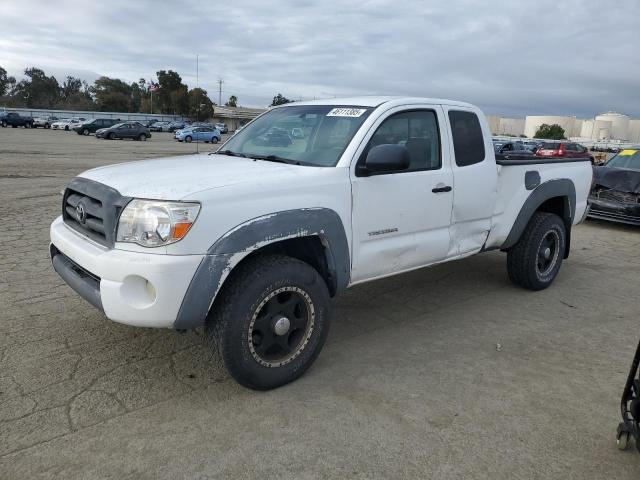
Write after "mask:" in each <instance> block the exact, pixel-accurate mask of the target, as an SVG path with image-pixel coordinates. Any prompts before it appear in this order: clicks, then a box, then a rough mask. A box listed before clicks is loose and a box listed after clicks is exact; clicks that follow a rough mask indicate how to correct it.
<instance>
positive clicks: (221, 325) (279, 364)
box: [205, 255, 331, 390]
mask: <svg viewBox="0 0 640 480" xmlns="http://www.w3.org/2000/svg"><path fill="white" fill-rule="evenodd" d="M291 305H293V307H292V306H291ZM285 311H286V312H289V313H288V314H286V315H285V314H284V312H285ZM288 317H289V318H288ZM330 319H331V304H330V299H329V291H328V289H327V285H326V283H325V282H324V280H323V279H322V277H321V276H320V275H319V274H318V272H317V271H316V270H315V269H314V268H313V267H311V266H310V265H309V264H307V263H304V262H302V261H300V260H297V259H295V258H291V257H287V256H284V255H265V256H257V257H255V258H253V259H249V260H247V261H246V262H244V263H243V264H241V265H240V266H239V267H237V270H236V271H234V272H233V274H232V277H231V278H230V279H229V280H228V281H227V282H226V283H225V285H224V287H223V289H222V291H221V292H220V294H219V298H218V299H216V302H215V306H214V308H213V309H212V311H211V312H210V313H209V316H208V317H207V321H206V324H205V339H206V342H207V344H208V346H209V348H211V349H212V351H213V352H214V353H215V354H216V356H217V357H218V359H220V360H222V363H223V364H224V366H225V367H226V369H227V371H228V372H229V373H230V374H231V376H232V377H233V378H234V379H235V380H236V381H237V382H238V383H239V384H241V385H243V386H245V387H247V388H251V389H254V390H269V389H272V388H276V387H279V386H282V385H285V384H287V383H289V382H292V381H294V380H296V379H297V378H298V377H300V376H301V375H302V374H303V373H304V372H305V371H306V370H307V369H308V368H309V367H310V366H311V364H312V363H313V362H314V360H315V359H316V358H317V356H318V354H319V353H320V350H321V349H322V346H323V345H324V342H325V340H326V338H327V334H328V333H329V323H330ZM283 321H284V322H283ZM260 324H262V327H260ZM278 328H280V329H281V330H282V329H283V328H286V330H283V331H284V332H285V333H278ZM282 345H284V347H283V346H282ZM285 348H286V349H287V350H285ZM289 349H290V351H289Z"/></svg>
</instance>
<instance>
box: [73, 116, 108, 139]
mask: <svg viewBox="0 0 640 480" xmlns="http://www.w3.org/2000/svg"><path fill="white" fill-rule="evenodd" d="M116 123H120V119H119V118H94V119H93V120H89V121H86V122H82V123H79V124H77V125H75V126H74V127H73V130H74V131H75V132H77V133H78V135H89V134H90V133H96V132H97V131H98V130H100V129H102V128H109V127H112V126H114V125H115V124H116Z"/></svg>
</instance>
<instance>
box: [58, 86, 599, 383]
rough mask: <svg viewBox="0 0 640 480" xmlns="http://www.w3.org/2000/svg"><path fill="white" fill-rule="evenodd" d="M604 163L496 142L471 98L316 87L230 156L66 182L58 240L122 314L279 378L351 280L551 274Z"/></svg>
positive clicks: (286, 375) (247, 134)
mask: <svg viewBox="0 0 640 480" xmlns="http://www.w3.org/2000/svg"><path fill="white" fill-rule="evenodd" d="M294 131H296V132H298V131H301V132H303V133H304V134H303V135H296V134H294V133H293V132H294ZM273 132H284V134H286V135H287V136H288V137H289V138H290V141H288V142H281V141H278V139H277V138H276V137H275V136H274V135H271V134H272V133H273ZM591 178H592V169H591V164H590V162H589V159H588V158H568V157H549V158H536V157H531V156H526V157H522V158H520V157H518V156H517V155H513V154H511V155H509V156H508V158H507V157H506V156H502V155H501V154H496V153H495V152H494V148H493V146H492V141H491V132H490V129H489V125H488V123H487V120H486V119H485V117H484V115H483V114H482V112H481V111H480V110H479V109H478V108H477V107H474V106H473V105H470V104H467V103H462V102H457V101H449V100H439V99H428V98H401V97H359V98H351V99H342V100H338V99H329V100H319V101H312V102H300V103H294V104H290V105H283V106H280V107H277V108H273V109H271V110H269V111H267V112H266V113H264V114H262V115H261V116H259V117H258V118H256V119H255V120H253V121H252V122H251V123H250V124H248V125H247V126H246V127H245V128H243V129H242V130H241V131H240V132H238V133H236V134H235V135H234V136H233V137H232V138H230V139H229V140H228V141H227V142H226V143H225V144H224V145H222V147H221V148H220V149H218V150H217V152H215V153H211V154H206V153H205V154H199V155H192V156H186V157H185V156H180V157H173V158H163V159H156V160H144V161H137V162H131V163H125V164H119V165H112V166H106V167H101V168H96V169H93V170H89V171H87V172H84V173H82V174H80V175H79V176H78V177H76V178H74V179H73V180H71V181H70V182H69V183H68V185H67V187H66V189H65V190H64V195H63V199H62V212H61V216H59V217H58V218H57V219H55V221H54V222H53V224H52V225H51V245H50V254H51V258H52V262H53V267H54V269H55V270H56V271H57V272H58V274H59V275H60V276H61V277H62V278H63V279H64V280H65V281H66V282H67V283H68V284H69V286H71V288H73V289H74V290H75V291H76V292H77V293H78V294H79V295H80V296H81V297H83V298H84V299H86V300H87V301H89V303H91V304H92V305H93V306H95V307H96V308H98V309H100V310H101V311H102V312H104V314H105V316H106V317H108V318H110V319H112V320H114V321H117V322H121V323H125V324H128V325H134V326H140V327H164V328H172V329H176V330H185V329H192V328H197V327H204V331H205V338H206V341H207V343H208V345H209V347H210V348H211V349H212V350H213V351H214V352H215V353H216V354H217V356H218V358H219V359H220V360H221V361H222V362H223V363H224V365H225V367H226V368H227V370H228V371H229V372H230V374H231V375H232V376H233V377H234V378H235V379H236V380H237V381H238V382H239V383H241V384H242V385H244V386H247V387H249V388H253V389H262V390H264V389H270V388H274V387H277V386H280V385H283V384H286V383H288V382H291V381H292V380H294V379H296V378H298V377H299V376H300V375H302V374H303V372H305V370H306V369H307V368H308V367H309V366H310V365H311V364H312V363H313V361H314V360H315V358H316V357H317V356H318V354H319V353H320V350H321V348H322V346H323V344H324V342H325V339H326V338H327V333H328V329H329V323H330V320H331V298H332V297H335V296H337V295H339V294H340V293H341V292H343V291H344V290H345V289H346V288H348V287H350V286H352V285H356V284H360V283H363V282H368V281H372V280H376V279H379V278H382V277H386V276H389V275H395V274H400V273H403V272H407V271H410V270H413V269H417V268H422V267H427V266H429V265H434V264H437V263H441V262H446V261H450V260H458V259H462V258H465V257H468V256H470V255H474V254H477V253H481V252H486V251H489V250H500V251H503V252H506V257H507V261H506V264H507V272H508V275H509V278H510V279H511V281H512V282H513V283H515V284H516V285H519V286H521V287H524V288H527V289H530V290H542V289H544V288H547V287H548V286H549V285H551V283H552V282H553V280H554V279H555V278H556V275H557V274H558V271H559V270H560V267H561V265H562V262H563V259H566V258H567V257H568V255H569V248H570V243H571V229H572V226H573V225H576V224H577V223H579V222H580V221H582V219H583V218H584V216H585V214H586V210H587V196H588V193H589V188H590V185H591Z"/></svg>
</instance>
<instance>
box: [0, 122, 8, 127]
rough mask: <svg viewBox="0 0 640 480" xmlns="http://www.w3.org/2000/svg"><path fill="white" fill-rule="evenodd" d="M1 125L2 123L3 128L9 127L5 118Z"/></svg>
mask: <svg viewBox="0 0 640 480" xmlns="http://www.w3.org/2000/svg"><path fill="white" fill-rule="evenodd" d="M0 125H2V128H7V122H5V121H4V120H3V121H2V122H1V123H0Z"/></svg>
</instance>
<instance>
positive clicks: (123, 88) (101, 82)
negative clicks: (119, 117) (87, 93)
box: [91, 77, 132, 112]
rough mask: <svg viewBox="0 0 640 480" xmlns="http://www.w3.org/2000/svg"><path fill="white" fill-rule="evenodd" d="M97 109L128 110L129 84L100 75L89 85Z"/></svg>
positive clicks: (130, 94) (109, 110)
mask: <svg viewBox="0 0 640 480" xmlns="http://www.w3.org/2000/svg"><path fill="white" fill-rule="evenodd" d="M91 93H92V94H93V95H94V96H95V98H96V104H97V107H98V110H100V111H102V112H130V111H131V97H132V91H131V86H130V85H128V84H127V83H125V82H123V81H122V80H119V79H117V78H109V77H100V78H99V79H97V80H96V81H95V83H94V84H93V87H91Z"/></svg>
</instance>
